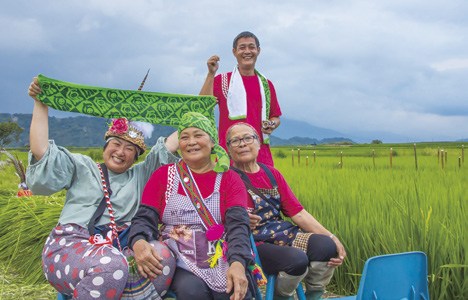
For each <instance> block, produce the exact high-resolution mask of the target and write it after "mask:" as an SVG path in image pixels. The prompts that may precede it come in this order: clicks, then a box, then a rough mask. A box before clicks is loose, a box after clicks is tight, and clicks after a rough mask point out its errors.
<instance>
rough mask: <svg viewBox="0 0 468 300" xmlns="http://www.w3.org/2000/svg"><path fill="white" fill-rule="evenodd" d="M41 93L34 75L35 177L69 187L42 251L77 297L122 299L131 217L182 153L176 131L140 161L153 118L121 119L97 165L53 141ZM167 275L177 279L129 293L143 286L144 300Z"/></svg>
mask: <svg viewBox="0 0 468 300" xmlns="http://www.w3.org/2000/svg"><path fill="white" fill-rule="evenodd" d="M40 93H41V90H40V87H39V84H38V81H37V78H34V80H33V82H32V83H31V85H30V87H29V90H28V94H29V95H30V96H31V97H32V98H33V99H34V100H35V104H34V111H33V117H32V121H31V131H30V149H31V151H30V154H29V166H28V169H27V177H26V178H27V184H28V186H29V187H30V189H31V191H33V193H34V194H36V195H51V194H53V193H56V192H59V191H61V190H67V193H66V198H65V204H64V207H63V210H62V213H61V215H60V218H59V220H58V226H57V227H55V228H54V229H53V230H52V232H51V233H50V235H49V238H48V239H47V241H46V243H45V245H44V250H43V252H42V262H43V270H44V275H45V277H46V279H47V280H48V281H49V282H50V284H51V285H52V286H54V287H55V288H56V289H57V291H59V292H60V293H62V294H64V295H69V296H73V299H92V298H99V299H120V297H121V295H122V293H123V291H124V288H125V287H126V285H127V278H128V277H129V267H128V264H127V261H126V257H125V256H124V255H123V252H122V250H124V248H125V243H126V236H125V233H128V230H127V228H128V224H129V221H130V220H131V219H132V218H133V216H134V215H135V213H136V212H137V210H138V207H139V204H140V197H141V194H142V192H143V189H144V186H145V184H146V182H147V181H148V179H149V178H150V176H151V174H152V173H153V172H154V171H155V170H156V169H157V168H158V167H160V166H161V165H164V164H168V163H173V162H175V161H177V160H178V157H177V156H174V154H173V153H176V151H177V147H178V146H177V138H176V135H175V133H174V134H173V135H171V136H170V137H169V138H167V139H166V141H164V138H160V139H159V140H158V142H157V143H156V145H155V146H153V148H152V149H151V151H150V152H149V154H148V155H147V156H146V158H145V160H144V161H143V162H140V163H138V164H136V165H134V166H132V165H133V163H134V162H135V161H137V159H138V156H139V155H141V154H143V153H144V151H145V149H146V145H145V142H144V137H148V136H149V135H151V132H152V129H153V128H152V125H150V124H146V123H142V122H130V121H128V120H127V119H116V120H113V121H112V124H111V127H110V128H109V130H108V131H107V132H106V134H105V146H104V151H103V160H104V164H97V163H95V162H94V161H93V160H92V159H91V158H90V157H88V156H85V155H81V154H75V153H70V152H69V151H68V150H67V149H65V148H62V147H59V146H57V145H55V143H54V141H53V140H49V125H48V107H47V106H46V105H44V104H42V103H41V102H40V101H39V100H38V99H37V97H36V96H37V95H38V94H40ZM163 248H164V247H163ZM166 252H167V251H166ZM157 259H158V265H159V266H161V265H162V264H166V266H168V268H169V267H170V262H171V259H170V258H168V259H163V257H161V256H157ZM172 262H173V263H174V260H173V261H172ZM172 269H174V267H172ZM166 271H168V272H166V276H170V274H172V273H171V272H169V271H170V270H167V268H166ZM173 271H174V270H172V272H173ZM161 274H162V273H161V272H157V273H156V275H161ZM167 279H170V278H164V276H162V275H161V276H159V281H157V280H153V284H155V285H156V286H155V285H153V284H151V282H149V283H148V282H145V281H142V282H139V283H141V284H140V285H138V286H135V285H133V286H131V288H130V291H129V293H130V294H132V293H134V292H137V293H139V294H138V295H139V296H140V297H141V298H144V299H149V295H151V296H152V297H153V298H154V297H159V296H158V293H159V294H161V292H164V289H163V290H161V289H160V290H157V291H156V289H157V288H158V287H157V284H159V283H161V280H165V282H166V281H167ZM169 281H170V280H169ZM134 283H135V282H132V284H134ZM143 283H145V284H143ZM159 287H162V286H161V285H160V286H159ZM162 288H164V287H162ZM165 289H166V290H167V289H168V287H166V288H165ZM153 298H151V299H153Z"/></svg>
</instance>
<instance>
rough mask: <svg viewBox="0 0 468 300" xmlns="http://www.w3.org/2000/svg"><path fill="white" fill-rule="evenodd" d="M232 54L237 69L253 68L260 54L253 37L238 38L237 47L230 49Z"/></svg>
mask: <svg viewBox="0 0 468 300" xmlns="http://www.w3.org/2000/svg"><path fill="white" fill-rule="evenodd" d="M232 53H233V54H234V56H235V57H236V59H237V64H238V65H239V68H241V69H243V68H246V67H250V68H255V62H256V61H257V57H258V55H259V54H260V47H257V44H256V43H255V38H253V37H246V38H240V39H239V40H238V41H237V47H236V48H235V49H232Z"/></svg>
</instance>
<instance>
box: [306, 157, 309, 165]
mask: <svg viewBox="0 0 468 300" xmlns="http://www.w3.org/2000/svg"><path fill="white" fill-rule="evenodd" d="M308 166H309V157H308V156H306V167H308Z"/></svg>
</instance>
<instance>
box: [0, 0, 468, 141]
mask: <svg viewBox="0 0 468 300" xmlns="http://www.w3.org/2000/svg"><path fill="white" fill-rule="evenodd" d="M467 15H468V1H466V0H449V1H447V0H444V1H442V0H424V1H422V0H412V1H408V0H404V1H403V0H379V1H371V0H369V1H363V0H362V1H361V0H348V1H343V0H342V1H337V0H329V1H323V0H303V1H294V0H291V1H278V0H259V1H251V0H250V1H245V0H238V1H220V0H217V1H206V0H198V1H187V0H179V1H158V0H148V1H145V0H132V1H123V0H112V1H111V0H100V1H90V0H80V1H76V0H68V1H51V0H42V1H35V0H32V1H31V0H27V1H26V0H15V1H2V2H1V3H0V28H1V30H0V79H1V80H0V103H1V104H0V112H2V113H32V109H33V100H32V99H31V98H29V97H28V96H27V88H28V86H29V84H30V82H31V81H32V78H33V77H34V76H36V75H37V74H39V73H41V74H43V75H45V76H47V77H51V78H55V79H59V80H63V81H68V82H73V83H79V84H85V85H91V86H101V87H108V88H120V89H137V88H138V86H139V85H140V83H141V80H142V79H143V77H144V75H145V74H146V71H147V70H148V69H151V71H150V74H149V76H148V80H147V82H146V84H145V87H144V89H143V90H145V91H154V92H166V93H182V94H198V92H199V91H200V88H201V86H202V85H203V82H204V80H205V77H206V73H207V67H206V61H207V59H208V58H209V57H210V56H211V55H213V54H217V55H218V56H219V57H220V67H219V70H218V73H224V72H230V71H232V70H233V68H234V66H235V65H236V60H235V58H234V56H233V55H232V40H233V39H234V37H235V36H236V35H237V34H238V33H239V32H242V31H245V30H248V31H251V32H253V33H255V34H256V35H257V37H258V38H259V39H260V48H261V53H260V56H259V57H258V60H257V65H256V67H257V69H258V70H259V71H260V72H262V73H263V74H264V75H265V76H266V77H267V78H268V79H270V80H271V81H272V82H273V84H274V85H275V89H276V92H277V96H278V101H279V103H280V106H281V109H282V112H283V117H284V118H287V119H293V120H299V121H305V122H308V123H309V124H311V125H314V126H319V127H323V128H327V129H332V130H336V131H339V132H343V133H346V134H354V135H356V133H361V132H372V133H374V136H376V135H377V136H376V138H378V137H379V136H378V135H379V134H381V135H382V136H385V134H391V135H393V136H397V137H398V138H395V139H397V140H399V142H408V141H411V142H412V141H415V142H417V141H450V140H457V139H462V138H465V139H466V138H468V99H467V98H468V84H467V83H468V18H467V17H466V16H467ZM50 114H51V115H55V116H58V117H61V116H69V114H68V115H67V114H64V113H61V112H57V111H51V112H50ZM383 140H384V142H390V140H388V141H385V138H383ZM395 141H396V140H392V142H395Z"/></svg>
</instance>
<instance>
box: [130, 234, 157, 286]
mask: <svg viewBox="0 0 468 300" xmlns="http://www.w3.org/2000/svg"><path fill="white" fill-rule="evenodd" d="M133 252H134V257H135V261H136V263H137V266H138V272H140V274H141V276H143V277H144V278H148V277H150V278H151V279H154V278H156V277H157V276H158V275H161V274H162V269H163V265H162V264H161V263H160V261H162V260H163V258H162V257H161V256H160V255H159V254H158V252H156V250H155V249H154V248H153V246H151V244H150V243H148V242H147V241H145V240H143V239H141V240H138V241H136V242H135V244H134V245H133Z"/></svg>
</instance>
